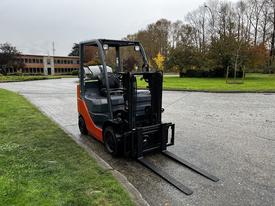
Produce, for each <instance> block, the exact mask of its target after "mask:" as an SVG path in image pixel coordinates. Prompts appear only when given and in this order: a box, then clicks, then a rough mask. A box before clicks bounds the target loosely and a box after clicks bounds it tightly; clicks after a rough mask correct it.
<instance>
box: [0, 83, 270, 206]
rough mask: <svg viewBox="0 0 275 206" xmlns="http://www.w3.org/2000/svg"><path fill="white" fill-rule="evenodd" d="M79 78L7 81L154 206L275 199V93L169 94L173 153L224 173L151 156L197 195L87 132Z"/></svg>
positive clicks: (5, 85)
mask: <svg viewBox="0 0 275 206" xmlns="http://www.w3.org/2000/svg"><path fill="white" fill-rule="evenodd" d="M76 84H77V79H72V78H65V79H57V80H42V81H31V82H17V83H2V84H0V88H5V89H9V90H12V91H16V92H19V93H20V94H22V95H24V96H25V97H26V98H27V99H29V100H30V101H31V102H32V103H33V104H34V105H36V106H37V107H38V108H39V109H40V110H41V111H42V112H44V113H45V114H46V115H48V116H49V117H51V118H52V119H53V120H54V121H56V122H57V123H58V124H59V125H60V126H61V127H62V128H64V130H66V131H67V132H68V133H70V134H72V135H73V137H74V138H76V139H77V140H80V141H82V142H84V143H85V144H86V145H87V148H88V149H89V150H91V151H93V152H95V153H96V154H97V155H98V156H100V157H101V158H102V159H103V160H105V161H106V162H107V163H108V164H109V165H111V166H112V167H113V168H114V169H115V170H117V171H119V172H120V173H122V174H123V175H125V176H126V177H127V179H128V181H129V182H130V183H132V184H133V185H134V187H135V188H136V189H137V190H138V191H139V192H140V193H141V195H142V197H143V198H144V199H145V200H146V201H147V202H148V203H149V204H150V205H204V206H205V205H211V206H212V205H223V206H227V205H261V206H264V205H275V94H248V93H241V94H222V93H200V92H176V91H175V92H173V91H166V92H164V94H163V107H164V108H165V112H164V115H163V118H164V121H166V122H173V123H175V124H176V139H175V146H172V147H169V149H168V150H169V151H171V152H173V153H175V154H177V155H178V156H180V157H182V158H184V159H185V160H187V161H189V162H191V163H193V164H195V165H197V166H198V167H200V168H203V169H205V170H207V171H208V172H209V173H211V174H213V175H215V176H217V177H219V178H220V181H219V182H216V183H215V182H212V181H209V180H208V179H206V178H204V177H202V176H200V175H198V174H196V173H194V172H192V171H190V170H189V169H187V168H185V167H182V166H180V165H179V164H177V163H175V162H173V161H171V160H169V159H167V158H166V157H164V156H162V155H158V154H157V155H149V156H148V157H146V158H147V159H149V160H150V161H152V162H153V163H154V164H156V165H158V166H160V167H161V168H162V169H164V170H165V171H166V172H167V173H169V174H170V175H172V176H174V177H176V178H177V179H178V180H179V181H180V182H181V183H183V184H184V185H186V186H187V187H189V188H191V189H192V190H193V191H194V193H193V194H192V195H191V196H186V195H185V194H183V193H182V192H180V191H178V190H177V189H176V188H174V187H173V186H171V185H169V184H168V183H167V182H165V181H163V180H162V179H161V178H159V177H158V176H156V175H155V174H153V173H152V172H151V171H149V170H148V169H146V168H144V167H143V166H141V165H140V164H139V163H137V162H136V161H134V160H131V159H125V158H113V157H111V156H110V155H109V154H107V153H106V152H105V150H104V147H103V145H102V144H100V143H99V142H97V141H95V140H94V139H93V138H91V137H88V136H82V135H80V132H79V130H78V126H77V120H78V119H77V118H78V114H77V106H76Z"/></svg>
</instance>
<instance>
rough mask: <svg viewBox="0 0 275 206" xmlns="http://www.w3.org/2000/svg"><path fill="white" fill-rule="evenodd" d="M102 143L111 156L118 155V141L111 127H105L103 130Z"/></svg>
mask: <svg viewBox="0 0 275 206" xmlns="http://www.w3.org/2000/svg"><path fill="white" fill-rule="evenodd" d="M103 141H104V145H105V148H106V150H107V151H108V152H109V153H110V154H111V155H113V156H117V155H118V154H119V151H118V150H119V149H118V141H117V138H116V135H115V132H114V129H113V127H111V126H107V127H106V128H104V130H103Z"/></svg>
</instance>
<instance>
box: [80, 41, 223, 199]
mask: <svg viewBox="0 0 275 206" xmlns="http://www.w3.org/2000/svg"><path fill="white" fill-rule="evenodd" d="M79 49H80V73H79V79H80V81H79V85H77V106H78V114H79V119H78V125H79V130H80V132H81V133H82V134H84V135H90V136H93V137H94V138H95V139H97V140H98V141H100V142H102V143H103V144H104V146H105V148H106V150H107V152H109V153H110V154H111V155H113V156H126V157H131V158H134V159H135V160H137V161H138V162H139V163H141V164H142V165H143V166H145V167H147V168H148V169H150V170H151V171H152V172H154V173H155V174H157V175H158V176H160V177H161V178H163V179H164V180H166V181H167V182H168V183H170V184H171V185H173V186H174V187H176V188H177V189H179V190H180V191H182V192H183V193H185V194H186V195H191V194H192V193H193V191H192V190H191V189H189V188H188V187H186V186H184V185H183V184H182V183H181V182H179V181H178V180H176V179H175V178H174V177H172V176H170V175H169V174H167V173H166V172H165V171H164V170H162V169H161V168H159V167H157V166H156V165H154V164H153V163H152V162H150V161H148V160H146V159H145V158H144V156H145V155H146V154H148V153H153V154H155V153H159V154H162V155H164V156H166V157H168V158H170V159H172V160H173V161H176V162H177V163H179V164H181V165H183V166H185V167H187V168H189V169H191V170H192V171H194V172H196V173H198V174H200V175H202V176H204V177H206V178H208V179H209V180H211V181H214V182H217V181H218V180H219V179H218V178H217V177H215V176H213V175H211V174H209V173H208V172H207V171H205V170H203V169H200V168H198V167H196V166H195V165H193V164H191V163H189V162H187V161H185V160H184V159H182V158H180V157H178V156H176V155H175V154H173V153H171V152H169V151H168V150H167V147H168V146H171V145H174V141H175V124H173V123H164V122H162V113H163V112H164V109H163V108H162V90H163V88H162V84H163V73H162V72H160V71H156V70H152V69H150V68H149V63H148V60H147V57H146V54H145V51H144V48H143V46H142V45H141V43H140V42H138V41H126V40H108V39H95V40H90V41H84V42H80V44H79ZM122 51H124V53H122ZM127 55H128V56H130V57H131V58H128V59H127ZM110 56H112V58H110ZM133 56H136V57H138V58H139V60H138V61H136V60H133V58H132V57H133ZM93 58H95V59H96V60H95V59H93ZM110 59H111V60H110ZM129 59H130V60H131V61H130V60H129ZM107 60H108V61H109V60H110V62H111V63H110V62H107ZM127 62H128V64H127ZM129 62H132V63H134V64H132V65H131V64H129ZM137 64H139V67H137V66H136V65H137ZM129 67H132V68H129ZM138 79H140V80H138ZM139 81H143V82H144V83H145V84H146V85H147V86H146V87H145V89H139V87H138V86H137V85H138V83H139ZM143 88H144V87H143Z"/></svg>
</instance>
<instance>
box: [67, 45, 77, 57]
mask: <svg viewBox="0 0 275 206" xmlns="http://www.w3.org/2000/svg"><path fill="white" fill-rule="evenodd" d="M69 56H79V44H77V43H74V45H73V48H72V51H71V52H70V53H69Z"/></svg>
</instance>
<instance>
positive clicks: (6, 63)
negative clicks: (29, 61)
mask: <svg viewBox="0 0 275 206" xmlns="http://www.w3.org/2000/svg"><path fill="white" fill-rule="evenodd" d="M19 56H20V52H19V51H18V50H17V49H16V47H13V46H12V45H11V44H9V43H4V44H0V73H1V74H3V75H6V74H7V69H10V68H13V69H15V70H17V69H22V68H23V67H24V63H23V62H22V61H21V59H20V58H19Z"/></svg>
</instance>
